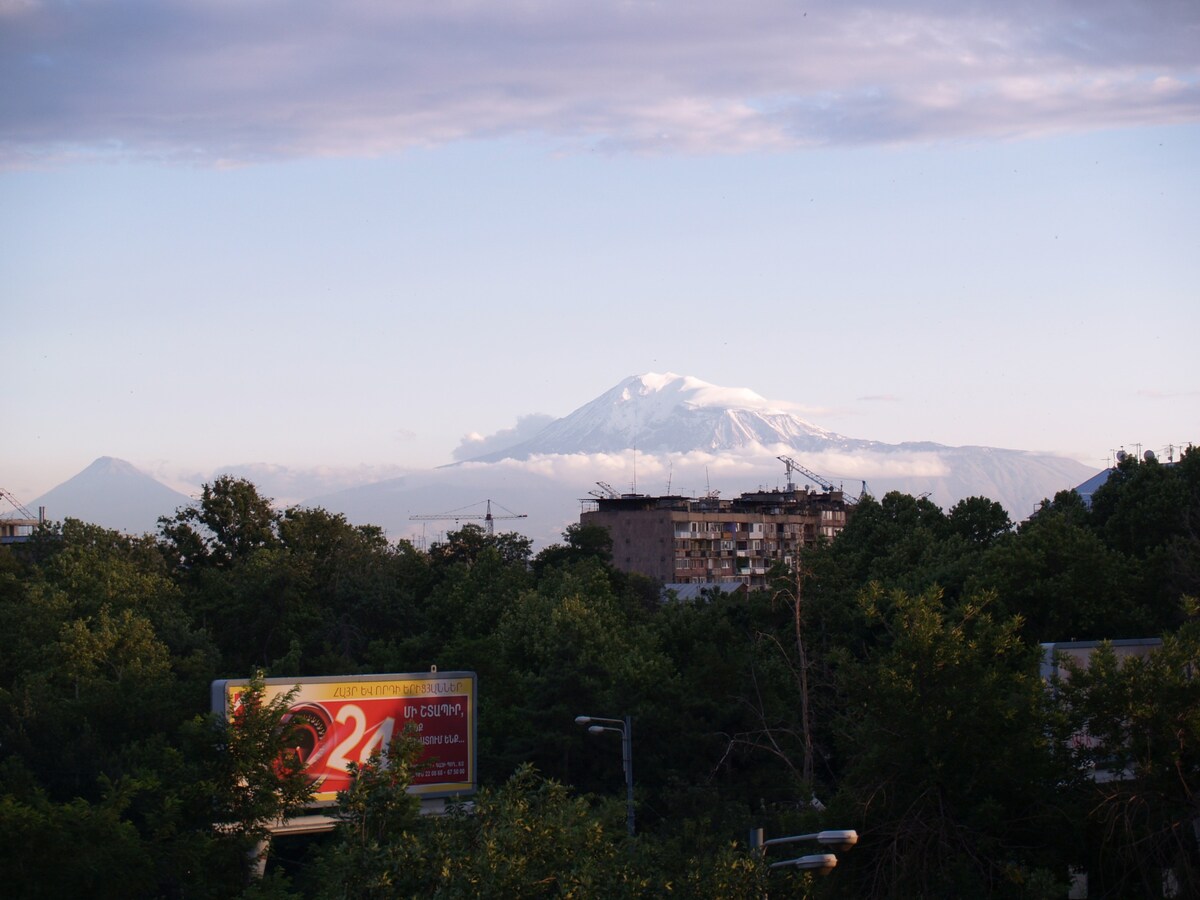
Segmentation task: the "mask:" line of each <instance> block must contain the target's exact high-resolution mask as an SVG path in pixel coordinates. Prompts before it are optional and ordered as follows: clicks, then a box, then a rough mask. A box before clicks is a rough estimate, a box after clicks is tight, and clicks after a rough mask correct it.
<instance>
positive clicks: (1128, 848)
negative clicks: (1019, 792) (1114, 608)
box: [1058, 599, 1200, 897]
mask: <svg viewBox="0 0 1200 900" xmlns="http://www.w3.org/2000/svg"><path fill="white" fill-rule="evenodd" d="M1185 614H1186V615H1187V616H1188V620H1187V621H1186V622H1185V624H1184V625H1183V626H1182V627H1181V628H1179V629H1178V630H1177V631H1174V632H1168V633H1166V634H1164V635H1163V643H1162V646H1161V647H1160V648H1158V649H1157V650H1155V651H1154V652H1153V653H1152V654H1150V655H1149V656H1148V657H1146V658H1140V657H1136V656H1132V657H1127V658H1125V659H1123V660H1122V659H1121V658H1119V657H1118V656H1117V654H1116V653H1115V652H1114V649H1113V647H1112V645H1111V644H1104V645H1101V646H1100V647H1099V648H1098V649H1097V650H1096V651H1095V652H1094V653H1093V654H1092V656H1091V658H1090V660H1089V661H1088V664H1087V665H1085V666H1076V665H1070V666H1069V675H1068V677H1067V678H1066V679H1064V680H1063V682H1062V683H1061V684H1060V685H1059V686H1058V689H1059V696H1060V698H1061V702H1062V703H1063V704H1064V706H1065V707H1066V708H1067V709H1068V710H1069V711H1070V714H1071V721H1072V723H1073V725H1074V728H1075V734H1076V738H1077V739H1076V740H1074V741H1073V742H1072V747H1073V749H1074V751H1075V754H1076V759H1077V762H1078V765H1079V768H1080V770H1081V771H1082V772H1084V773H1085V774H1088V775H1090V776H1091V777H1089V778H1087V779H1085V780H1084V781H1083V782H1082V790H1081V793H1082V794H1083V797H1082V806H1083V808H1084V809H1085V810H1087V812H1088V818H1089V821H1090V824H1091V828H1090V830H1089V837H1090V839H1091V847H1090V852H1089V860H1088V865H1087V869H1088V875H1089V880H1088V884H1089V891H1090V892H1091V895H1092V896H1099V897H1125V896H1131V895H1132V894H1133V893H1134V892H1140V893H1141V894H1142V895H1143V896H1157V892H1158V891H1159V890H1160V888H1161V885H1162V879H1163V873H1164V871H1166V872H1170V873H1171V877H1173V879H1174V881H1175V884H1176V887H1177V891H1178V894H1177V896H1200V846H1198V845H1200V835H1198V834H1197V832H1196V823H1197V822H1200V679H1197V677H1196V676H1197V670H1198V666H1200V605H1198V604H1197V603H1196V601H1195V600H1192V599H1189V600H1187V601H1186V602H1185Z"/></svg>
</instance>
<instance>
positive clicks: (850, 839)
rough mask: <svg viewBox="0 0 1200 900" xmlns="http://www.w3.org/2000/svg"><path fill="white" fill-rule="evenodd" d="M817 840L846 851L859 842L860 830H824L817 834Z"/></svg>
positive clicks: (827, 845)
mask: <svg viewBox="0 0 1200 900" xmlns="http://www.w3.org/2000/svg"><path fill="white" fill-rule="evenodd" d="M817 840H818V841H820V842H821V843H822V844H824V845H825V846H826V847H831V848H833V849H834V850H841V851H846V850H849V849H850V848H851V847H853V846H854V845H855V844H857V843H858V832H857V831H854V830H849V831H822V832H821V833H820V834H818V835H817Z"/></svg>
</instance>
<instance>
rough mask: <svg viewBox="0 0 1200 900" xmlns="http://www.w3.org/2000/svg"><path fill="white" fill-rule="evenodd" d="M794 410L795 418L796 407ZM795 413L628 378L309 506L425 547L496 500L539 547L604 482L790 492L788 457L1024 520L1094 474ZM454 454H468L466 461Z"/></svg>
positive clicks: (825, 472)
mask: <svg viewBox="0 0 1200 900" xmlns="http://www.w3.org/2000/svg"><path fill="white" fill-rule="evenodd" d="M789 407H790V408H789ZM793 409H795V407H794V406H792V405H791V404H784V403H778V402H772V401H769V400H766V399H764V398H763V397H761V396H759V395H758V394H756V393H754V392H753V391H751V390H747V389H744V388H724V387H719V386H716V385H712V384H709V383H707V382H704V381H701V380H699V379H697V378H692V377H688V376H680V375H675V374H671V373H667V374H656V373H649V374H646V375H640V376H634V377H631V378H626V379H625V380H623V381H622V382H621V383H620V384H617V385H616V386H615V387H613V388H612V389H611V390H609V391H606V392H605V393H603V394H601V395H600V396H599V397H597V398H596V399H595V400H592V401H591V402H589V403H586V404H584V405H583V406H581V407H579V408H578V409H576V410H575V411H574V412H572V413H570V414H569V415H567V416H564V417H562V418H560V419H556V420H554V421H552V422H550V423H549V424H548V425H546V426H545V427H544V428H542V429H541V430H540V431H538V432H537V433H536V434H534V435H533V436H532V437H526V438H525V439H523V440H518V441H517V442H515V443H511V444H509V445H508V446H503V448H502V449H500V448H499V446H502V445H504V444H508V443H509V442H506V441H500V440H493V439H492V438H479V437H478V436H473V441H475V442H476V443H479V444H485V443H486V444H490V445H491V446H492V447H493V448H496V449H492V450H491V451H490V452H488V453H485V454H481V455H478V456H475V457H474V458H472V459H470V460H467V461H464V462H458V463H454V464H451V465H448V466H443V467H441V468H439V469H436V470H433V471H431V472H427V473H424V474H422V475H420V476H419V477H416V476H413V477H408V478H404V479H392V480H389V481H385V482H381V483H379V484H376V485H364V486H361V487H357V488H353V489H351V490H348V491H342V492H339V493H334V494H327V495H324V496H321V497H318V498H314V499H313V500H311V501H308V502H309V503H312V504H314V505H322V506H325V507H326V508H328V509H330V510H333V511H338V512H343V513H345V514H346V516H347V517H348V518H350V519H351V521H358V522H371V523H373V524H376V525H380V526H382V527H383V528H385V529H386V530H387V531H388V533H389V535H391V536H392V537H402V536H407V537H413V536H417V537H420V536H421V535H422V534H424V535H426V536H428V535H430V534H434V533H435V531H434V529H435V528H440V529H442V530H445V529H448V528H454V527H459V526H461V525H462V524H464V523H465V522H466V521H470V520H468V519H463V520H460V521H458V522H457V524H456V523H455V521H454V520H453V519H451V518H448V519H447V520H444V523H443V524H442V525H440V526H435V525H433V524H431V523H429V524H421V523H419V522H413V521H412V520H410V519H409V516H411V515H431V514H434V513H439V512H444V511H447V510H453V509H458V508H461V507H464V506H467V505H468V504H476V505H478V504H480V503H482V501H483V500H484V499H485V498H491V499H493V500H495V501H497V502H499V503H502V504H503V505H504V506H505V507H507V508H509V509H512V510H514V511H517V512H521V513H527V514H528V519H521V520H517V521H514V522H497V523H496V527H497V528H498V529H503V530H514V531H520V532H521V533H522V534H525V535H527V536H529V537H532V538H533V539H534V541H535V544H537V545H543V544H545V543H550V542H553V541H556V540H558V539H559V535H560V534H561V532H562V530H563V528H564V527H565V526H566V525H567V524H570V523H571V522H575V521H578V515H579V500H580V499H587V495H588V494H589V493H591V491H593V490H595V488H596V486H597V483H598V482H606V483H609V484H612V485H616V486H617V489H618V490H622V491H625V490H628V491H632V492H641V493H650V494H666V493H674V494H679V495H682V496H700V495H703V494H705V493H708V492H709V491H711V490H718V491H719V492H720V493H721V495H722V496H726V497H728V496H734V495H736V494H739V493H742V492H744V491H752V490H757V489H760V488H770V487H781V486H782V482H783V481H784V477H785V468H784V465H783V463H781V462H780V461H779V460H778V458H777V457H779V456H790V457H794V458H796V459H797V460H798V461H799V462H800V463H801V464H802V465H804V466H806V467H807V468H809V469H811V470H813V471H814V472H817V473H819V474H821V475H822V476H823V477H825V478H826V479H828V480H830V481H832V482H834V483H835V484H839V485H841V486H843V487H844V489H845V490H846V492H847V493H848V494H851V495H857V494H858V493H859V492H860V491H861V490H862V489H863V486H864V483H865V486H866V488H867V489H868V490H869V491H870V492H871V493H872V494H873V495H875V496H876V497H881V496H883V494H885V493H886V492H888V491H891V490H898V491H903V492H905V493H909V494H914V495H919V494H928V495H929V497H930V498H931V499H932V500H933V501H934V502H935V503H937V504H938V505H940V506H942V507H944V508H949V507H950V506H952V505H953V504H954V503H956V502H958V501H959V500H961V499H963V498H965V497H970V496H985V497H989V498H991V499H993V500H996V501H998V502H1000V503H1001V504H1002V505H1003V506H1004V507H1005V508H1006V509H1007V510H1008V511H1009V514H1010V515H1011V516H1012V518H1013V519H1014V520H1017V521H1020V520H1021V519H1024V518H1026V517H1027V516H1029V515H1030V514H1031V513H1032V512H1033V511H1034V510H1035V509H1036V508H1037V504H1038V503H1039V502H1040V501H1041V500H1042V499H1045V498H1049V497H1053V496H1054V495H1055V494H1056V493H1057V492H1058V491H1060V490H1065V489H1069V488H1071V487H1074V486H1075V485H1077V484H1080V483H1081V482H1083V481H1084V480H1085V479H1087V478H1088V477H1089V476H1090V475H1091V474H1092V473H1093V470H1092V469H1090V468H1088V467H1087V466H1084V465H1082V464H1081V463H1078V462H1075V461H1074V460H1071V459H1067V458H1065V457H1060V456H1053V455H1050V454H1039V453H1030V452H1026V451H1021V450H1006V449H999V448H993V447H947V446H945V445H942V444H935V443H929V442H912V443H904V444H884V443H880V442H878V441H869V440H861V439H856V438H849V437H845V436H844V435H839V434H835V433H834V432H831V431H827V430H825V429H823V428H820V427H818V426H816V425H813V424H812V423H810V422H807V421H805V420H804V419H803V418H801V417H800V416H798V415H796V413H795V412H793ZM456 455H458V454H456Z"/></svg>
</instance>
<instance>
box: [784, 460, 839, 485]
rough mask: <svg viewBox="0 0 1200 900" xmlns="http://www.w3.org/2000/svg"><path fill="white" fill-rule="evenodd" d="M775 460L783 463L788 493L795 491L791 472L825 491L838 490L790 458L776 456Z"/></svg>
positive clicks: (829, 482)
mask: <svg viewBox="0 0 1200 900" xmlns="http://www.w3.org/2000/svg"><path fill="white" fill-rule="evenodd" d="M775 458H776V459H777V460H779V461H780V462H781V463H783V464H784V466H786V467H787V489H788V490H789V491H794V490H795V489H796V484H795V482H793V481H792V470H795V471H797V472H799V473H800V474H801V475H803V476H804V477H805V478H807V479H808V480H809V481H811V482H813V483H814V484H819V485H820V486H821V487H822V488H824V489H825V490H827V491H836V490H838V488H837V487H835V486H834V484H833V482H831V481H826V480H825V479H824V478H822V477H821V476H820V475H818V474H817V473H816V472H814V471H812V470H811V469H806V468H804V466H802V465H800V463H798V462H796V461H795V460H794V459H792V458H791V457H790V456H777V457H775Z"/></svg>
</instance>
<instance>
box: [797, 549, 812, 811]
mask: <svg viewBox="0 0 1200 900" xmlns="http://www.w3.org/2000/svg"><path fill="white" fill-rule="evenodd" d="M803 592H804V571H803V569H801V568H800V567H799V566H797V567H796V597H795V603H793V605H792V613H793V621H794V623H795V627H796V652H797V654H798V655H799V661H800V733H801V735H802V736H803V738H804V768H803V770H802V771H803V777H804V783H805V784H806V785H807V786H808V787H809V788H810V789H811V788H812V783H813V743H812V721H811V717H810V713H809V708H808V652H807V651H806V650H805V649H804V626H803V622H802V621H801V615H800V611H801V598H802V597H803Z"/></svg>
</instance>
